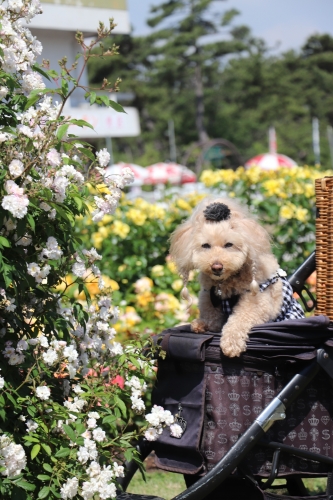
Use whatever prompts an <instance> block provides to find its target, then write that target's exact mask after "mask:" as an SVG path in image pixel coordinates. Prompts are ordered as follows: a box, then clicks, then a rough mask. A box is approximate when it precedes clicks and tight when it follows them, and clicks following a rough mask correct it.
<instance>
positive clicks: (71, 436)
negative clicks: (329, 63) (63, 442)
mask: <svg viewBox="0 0 333 500" xmlns="http://www.w3.org/2000/svg"><path fill="white" fill-rule="evenodd" d="M62 428H63V430H64V431H65V432H66V434H67V436H68V437H69V439H70V440H71V441H73V443H75V441H76V434H75V432H74V431H73V429H72V428H71V427H70V426H69V425H66V424H64V425H63V427H62Z"/></svg>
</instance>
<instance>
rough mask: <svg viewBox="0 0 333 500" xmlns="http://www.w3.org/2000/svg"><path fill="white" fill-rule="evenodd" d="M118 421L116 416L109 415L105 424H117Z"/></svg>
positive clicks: (105, 419)
mask: <svg viewBox="0 0 333 500" xmlns="http://www.w3.org/2000/svg"><path fill="white" fill-rule="evenodd" d="M116 420H117V419H116V417H115V416H114V415H108V416H107V417H104V418H103V424H112V423H113V422H115V421H116Z"/></svg>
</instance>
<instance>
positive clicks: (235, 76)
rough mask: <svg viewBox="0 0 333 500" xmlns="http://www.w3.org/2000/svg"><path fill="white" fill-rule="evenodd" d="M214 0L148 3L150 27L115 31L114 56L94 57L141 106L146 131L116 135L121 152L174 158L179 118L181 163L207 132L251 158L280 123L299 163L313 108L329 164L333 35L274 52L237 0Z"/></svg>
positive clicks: (126, 156) (310, 160) (149, 159)
mask: <svg viewBox="0 0 333 500" xmlns="http://www.w3.org/2000/svg"><path fill="white" fill-rule="evenodd" d="M212 4H213V0H191V1H189V0H177V1H176V2H175V1H172V2H171V1H170V0H166V1H164V2H161V3H160V5H158V6H156V7H152V8H151V18H150V19H149V20H148V24H149V25H150V26H151V27H153V28H154V29H153V31H152V33H150V34H148V35H147V36H140V37H136V36H132V35H126V36H117V37H115V38H113V39H112V41H110V44H111V43H116V45H118V46H119V55H118V56H116V57H113V58H112V62H111V60H110V59H109V58H104V59H99V58H95V59H92V60H91V63H90V66H89V77H90V80H91V82H92V83H96V84H97V83H100V82H101V81H102V79H103V78H104V77H105V76H107V77H108V78H109V79H111V80H112V79H114V78H115V77H120V78H121V79H122V83H121V94H122V97H121V99H122V104H126V105H134V106H135V107H136V108H138V110H139V113H140V119H141V128H142V134H141V135H140V136H139V137H137V138H122V139H117V140H116V141H114V145H113V148H114V157H115V161H127V162H129V161H131V162H135V163H138V164H141V165H148V164H151V163H154V162H157V161H164V160H167V159H170V158H169V142H168V134H167V130H168V122H169V120H173V121H174V127H175V135H176V143H177V151H178V157H177V160H178V162H180V163H181V162H182V161H181V160H182V158H183V155H184V153H185V152H186V151H187V149H188V147H189V145H190V144H193V143H195V142H196V141H200V140H203V139H205V138H207V137H210V138H224V139H227V140H229V141H231V142H232V143H233V144H235V145H236V147H237V148H238V150H239V151H240V152H241V154H242V156H243V158H244V160H246V159H248V158H250V157H252V156H254V155H255V154H258V153H263V152H265V151H266V150H267V149H268V148H267V142H268V141H267V130H268V128H269V127H270V126H272V125H273V126H274V127H275V129H276V133H277V137H278V150H279V151H280V152H282V153H284V154H286V155H288V156H290V157H291V158H293V159H294V160H295V161H296V162H297V163H298V164H301V165H303V164H309V165H313V164H314V163H315V158H314V155H313V149H312V118H313V117H317V118H318V119H319V122H320V133H321V138H322V140H321V160H322V164H323V165H326V167H328V166H329V164H330V154H329V144H328V140H327V137H326V136H327V126H332V125H333V94H332V88H333V38H332V37H331V36H330V35H328V34H316V35H313V36H311V37H310V38H308V39H307V40H305V42H304V45H303V47H302V48H301V49H300V50H299V51H295V50H290V51H288V52H285V53H282V54H278V55H276V50H273V49H276V47H275V48H272V47H269V46H267V44H266V43H265V42H264V41H263V40H262V39H259V38H255V37H254V36H253V35H252V34H251V31H250V29H249V28H248V27H247V26H240V25H237V15H238V14H239V12H238V11H237V10H235V9H231V10H226V11H225V12H224V13H223V14H221V15H214V13H213V10H212ZM238 166H239V163H238V164H237V165H234V167H235V168H236V167H238ZM222 167H223V162H222Z"/></svg>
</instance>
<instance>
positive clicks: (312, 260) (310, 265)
mask: <svg viewBox="0 0 333 500" xmlns="http://www.w3.org/2000/svg"><path fill="white" fill-rule="evenodd" d="M315 270H316V253H315V252H312V254H311V255H309V257H308V258H307V259H306V260H305V261H304V262H303V264H301V265H300V266H299V268H298V269H296V271H295V272H294V273H293V274H292V275H291V276H289V277H288V281H289V283H290V285H291V287H292V289H293V290H294V292H296V293H297V294H298V295H299V298H300V299H301V301H302V302H303V305H304V307H305V310H306V311H308V312H311V311H312V310H313V309H314V308H315V307H316V299H315V297H314V296H313V295H312V293H311V292H310V291H309V289H308V288H307V287H306V286H305V282H306V280H307V279H308V278H309V277H310V276H311V274H312V273H313V272H314V271H315ZM304 293H306V295H307V297H306V295H304ZM309 298H310V299H311V302H312V306H309V304H308V299H309Z"/></svg>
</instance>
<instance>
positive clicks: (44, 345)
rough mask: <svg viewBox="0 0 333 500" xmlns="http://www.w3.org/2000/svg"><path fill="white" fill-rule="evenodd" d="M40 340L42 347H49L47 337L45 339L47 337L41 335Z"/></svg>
mask: <svg viewBox="0 0 333 500" xmlns="http://www.w3.org/2000/svg"><path fill="white" fill-rule="evenodd" d="M38 339H39V343H40V345H41V346H42V347H49V341H48V340H47V337H45V335H40V336H39V337H38Z"/></svg>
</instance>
